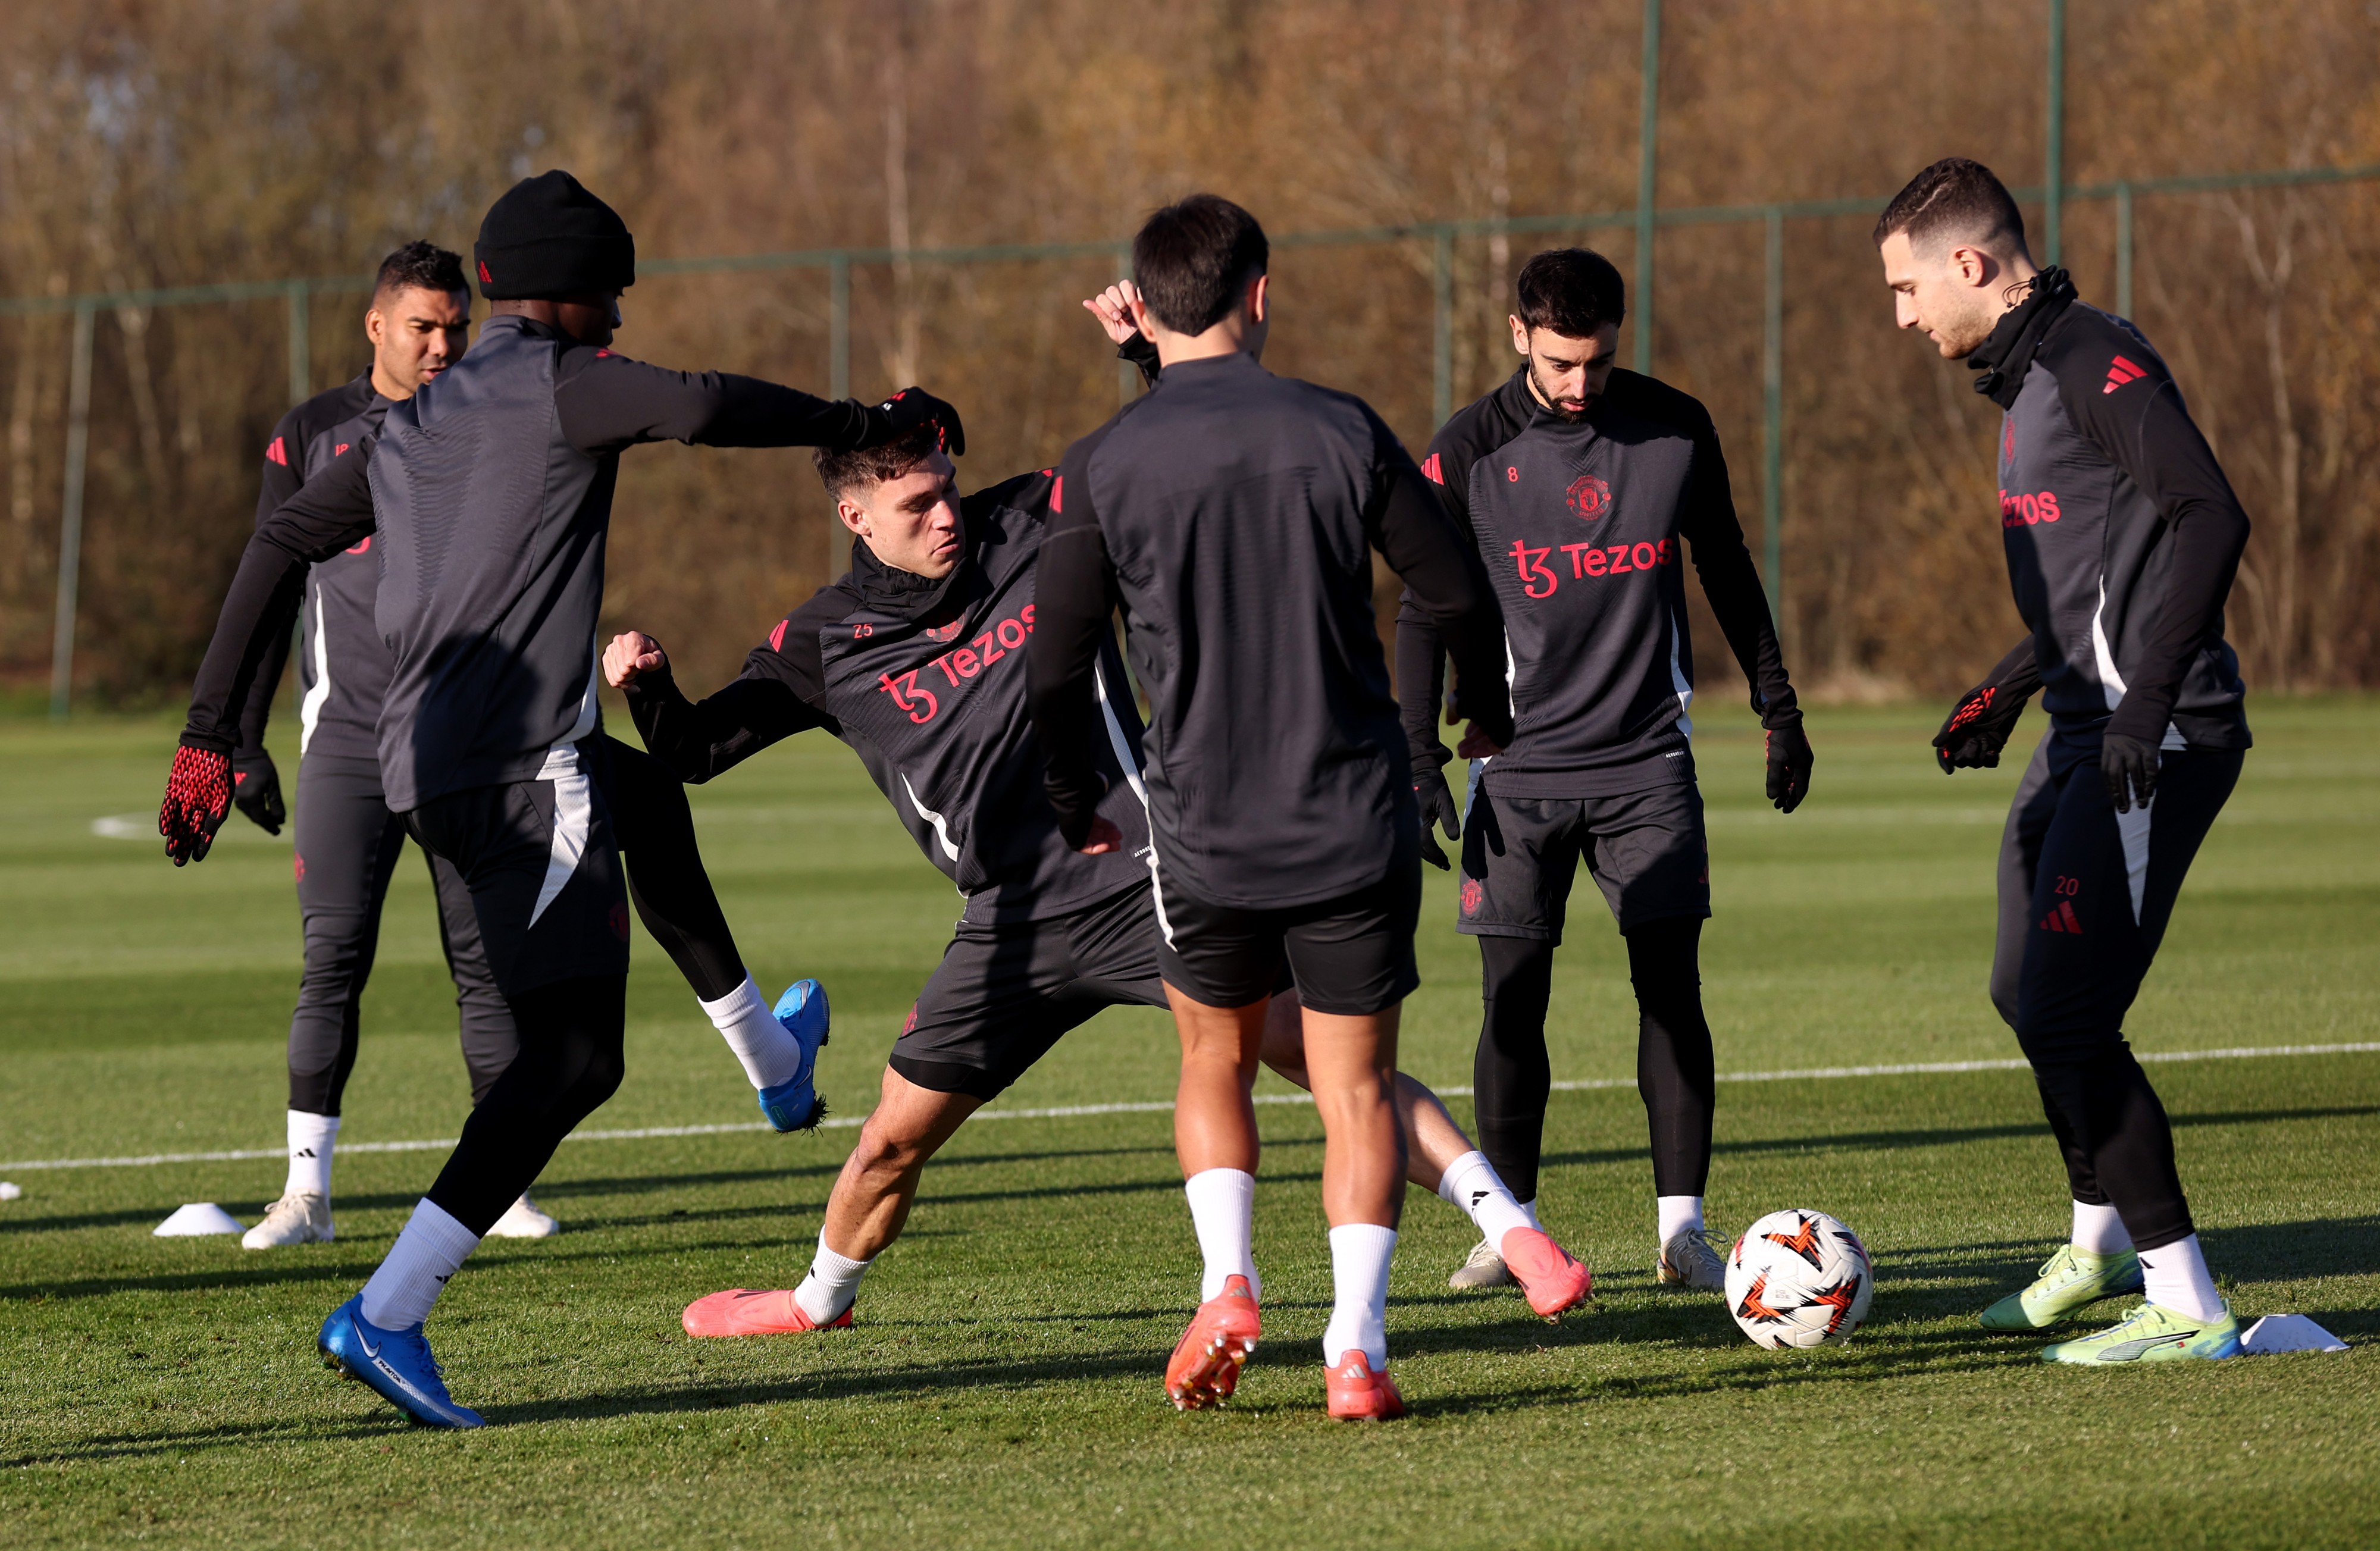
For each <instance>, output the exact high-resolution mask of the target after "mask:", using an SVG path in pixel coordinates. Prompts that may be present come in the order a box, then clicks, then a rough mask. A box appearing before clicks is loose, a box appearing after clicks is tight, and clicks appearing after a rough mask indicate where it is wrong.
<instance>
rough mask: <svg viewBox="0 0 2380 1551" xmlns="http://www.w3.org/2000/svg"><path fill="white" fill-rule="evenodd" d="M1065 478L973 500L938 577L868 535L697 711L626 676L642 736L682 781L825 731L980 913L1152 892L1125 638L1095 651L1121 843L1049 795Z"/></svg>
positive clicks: (1022, 912) (1100, 766)
mask: <svg viewBox="0 0 2380 1551" xmlns="http://www.w3.org/2000/svg"><path fill="white" fill-rule="evenodd" d="M1055 482H1056V481H1055V477H1054V475H1053V474H1052V473H1051V471H1050V470H1048V469H1044V470H1042V471H1041V472H1039V473H1038V474H1026V475H1021V476H1019V477H1018V478H1016V479H1009V480H1006V481H1004V482H1002V483H1001V484H998V485H994V486H992V487H991V488H990V489H989V490H983V491H977V492H976V493H975V494H973V495H970V496H968V497H966V498H965V500H964V501H963V502H961V503H960V515H961V516H962V518H963V519H964V521H965V531H966V552H965V557H964V558H963V559H962V560H961V561H960V563H959V565H958V567H957V569H955V570H954V571H953V572H952V573H951V574H950V575H949V576H944V577H942V578H941V580H939V581H929V580H928V579H927V578H925V577H923V576H914V575H912V574H910V573H909V572H906V571H898V570H895V569H893V568H892V567H891V566H889V565H886V564H884V563H882V562H880V561H879V560H878V559H877V558H876V556H875V555H874V554H873V553H872V552H871V551H869V550H868V546H867V544H866V543H864V542H862V543H856V544H854V545H853V546H852V556H851V570H850V571H849V573H847V574H846V575H844V576H843V577H842V578H841V579H839V580H837V581H836V582H835V583H834V585H833V586H832V587H825V588H820V589H819V591H818V593H817V595H816V596H815V597H813V598H812V599H811V600H809V601H808V602H807V603H805V604H803V605H802V606H801V608H799V609H798V610H796V611H795V612H794V613H793V614H792V615H791V616H790V617H788V618H787V619H786V620H785V621H784V622H783V624H779V625H778V626H777V628H776V629H775V630H773V631H771V633H770V635H769V639H768V641H767V643H766V644H765V645H762V646H760V647H758V648H754V649H753V652H752V654H751V656H749V657H748V658H747V659H746V660H745V663H744V673H743V676H742V677H740V678H738V679H736V680H735V682H734V683H732V684H729V685H726V686H725V687H724V688H722V689H721V690H720V691H719V693H717V694H716V695H713V696H711V697H709V698H707V699H704V700H700V701H698V702H694V703H691V704H689V703H688V702H687V700H686V697H685V695H684V694H683V693H682V692H681V691H680V690H679V689H678V687H677V685H676V683H675V681H674V679H673V678H672V677H671V676H670V674H669V673H668V671H667V670H666V669H664V670H663V671H662V672H661V673H646V674H639V675H638V676H637V678H635V679H632V680H630V681H629V684H628V687H627V696H628V709H629V713H630V714H631V715H632V716H634V717H635V719H636V722H637V731H638V732H639V733H643V734H644V739H645V746H646V747H647V748H650V750H652V752H653V753H654V754H655V755H656V756H657V757H660V758H661V760H662V762H663V763H664V764H666V765H668V766H669V767H670V768H671V769H673V770H674V771H675V772H676V773H677V775H678V777H679V779H681V780H684V781H688V782H703V781H708V780H710V778H711V777H712V776H714V775H717V774H718V773H719V772H720V771H722V770H724V769H729V768H730V767H732V766H734V765H736V764H738V763H740V762H741V761H743V760H745V759H747V758H749V757H752V756H753V755H754V754H757V753H759V751H760V750H761V749H764V748H766V747H768V746H769V745H771V744H772V743H775V742H777V741H778V740H779V739H781V738H786V737H790V736H792V735H793V734H794V733H799V732H802V731H804V730H806V729H807V728H812V727H822V728H824V729H826V730H827V731H828V732H830V733H833V734H834V735H835V736H836V737H838V738H841V739H842V740H843V741H844V742H845V743H847V744H849V745H851V746H852V748H853V750H854V751H855V752H856V753H857V754H858V756H859V757H860V761H861V763H863V764H865V765H866V766H867V767H868V774H869V775H870V776H872V777H873V778H875V782H876V784H877V786H878V787H879V788H880V789H881V790H882V792H883V793H884V795H885V796H886V797H887V798H889V799H890V800H891V802H892V807H893V811H894V812H896V813H898V814H899V815H900V816H901V822H902V824H903V825H904V826H905V828H906V829H907V830H908V831H909V835H910V838H911V839H913V840H914V841H916V842H917V849H918V850H920V851H922V852H924V853H925V854H926V857H927V859H928V860H929V861H930V862H932V863H933V864H934V866H938V867H940V868H941V870H942V871H943V872H944V873H945V874H947V875H948V876H949V877H950V878H951V880H952V881H953V882H954V883H956V884H957V885H958V887H959V889H960V891H962V892H964V893H965V895H966V897H967V903H966V918H967V919H968V920H970V921H976V922H1002V921H1019V920H1038V919H1043V918H1046V917H1048V916H1051V915H1064V914H1066V913H1068V912H1070V911H1074V910H1079V909H1081V908H1082V907H1084V906H1085V905H1087V904H1090V903H1095V902H1097V901H1099V900H1102V899H1105V898H1107V897H1109V896H1110V895H1111V894H1114V893H1117V892H1119V891H1123V890H1124V889H1129V888H1133V887H1135V886H1143V887H1145V886H1146V885H1147V882H1148V860H1147V854H1148V819H1147V812H1146V810H1145V808H1144V806H1143V804H1142V801H1141V799H1140V797H1139V796H1138V795H1137V794H1136V787H1135V782H1136V780H1137V775H1138V767H1139V748H1140V733H1141V728H1140V718H1139V715H1138V713H1137V712H1136V711H1135V709H1134V706H1133V699H1132V691H1131V688H1130V687H1129V685H1127V684H1126V683H1125V680H1124V677H1123V660H1122V659H1121V658H1120V657H1118V656H1117V654H1116V649H1115V642H1114V637H1113V636H1110V637H1109V639H1108V640H1107V641H1106V642H1105V643H1104V644H1103V646H1102V647H1101V648H1100V650H1099V658H1098V682H1099V690H1100V697H1101V707H1100V709H1101V712H1102V715H1101V719H1100V720H1101V721H1102V723H1103V731H1104V734H1105V739H1106V743H1105V746H1104V747H1103V748H1102V749H1100V750H1099V751H1097V752H1096V753H1095V755H1094V761H1095V763H1094V768H1095V769H1097V770H1098V772H1099V775H1100V776H1101V777H1102V779H1103V780H1104V781H1105V782H1107V790H1106V794H1105V795H1104V796H1103V797H1102V798H1101V800H1100V802H1099V812H1100V813H1101V814H1103V815H1105V816H1106V817H1107V818H1109V819H1110V820H1111V821H1112V822H1113V823H1114V824H1115V826H1116V827H1117V828H1118V829H1119V830H1123V836H1124V842H1125V843H1124V848H1123V850H1122V851H1120V852H1116V853H1112V854H1106V855H1100V856H1086V855H1083V854H1080V853H1078V852H1076V851H1075V850H1074V849H1073V848H1072V847H1070V846H1068V845H1067V844H1066V843H1065V842H1063V841H1062V840H1061V839H1060V838H1059V834H1058V816H1057V815H1056V814H1055V813H1054V812H1052V811H1051V809H1050V803H1049V799H1048V798H1047V797H1046V796H1045V795H1044V794H1043V790H1042V782H1043V776H1044V769H1045V765H1046V761H1044V760H1043V758H1042V757H1041V746H1040V744H1039V742H1038V740H1037V739H1036V738H1035V737H1034V735H1033V729H1032V725H1031V721H1030V720H1029V718H1028V717H1027V715H1026V652H1025V649H1024V648H1025V646H1026V641H1027V639H1028V638H1029V637H1030V636H1032V635H1033V634H1034V631H1035V624H1036V622H1035V617H1034V612H1035V600H1034V573H1035V562H1036V561H1037V560H1038V557H1039V554H1040V549H1041V539H1042V533H1043V527H1044V524H1045V521H1046V519H1047V515H1048V512H1049V500H1050V490H1051V488H1052V486H1053V485H1054V484H1055Z"/></svg>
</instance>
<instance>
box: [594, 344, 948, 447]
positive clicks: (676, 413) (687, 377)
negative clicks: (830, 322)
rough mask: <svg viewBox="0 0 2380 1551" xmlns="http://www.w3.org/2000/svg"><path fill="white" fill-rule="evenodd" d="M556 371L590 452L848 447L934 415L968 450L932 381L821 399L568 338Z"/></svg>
mask: <svg viewBox="0 0 2380 1551" xmlns="http://www.w3.org/2000/svg"><path fill="white" fill-rule="evenodd" d="M553 377H554V381H553V402H554V408H555V412H556V413H557V414H558V415H559V416H560V417H561V421H562V434H563V435H564V437H565V438H566V439H567V440H568V441H569V442H570V444H571V445H572V446H574V447H576V448H577V449H578V450H579V451H580V452H583V453H591V454H604V453H616V452H619V451H621V450H623V449H625V448H628V447H633V446H636V445H637V444H638V443H639V442H690V443H694V444H697V445H699V446H706V447H828V448H832V449H834V450H836V451H839V452H844V451H849V450H851V449H853V448H856V447H872V446H874V445H876V444H877V443H878V442H890V441H892V440H893V439H894V438H896V437H900V436H905V435H906V434H908V432H910V431H912V430H916V429H917V427H918V426H921V425H924V424H927V423H928V422H931V423H933V424H934V425H936V426H938V427H940V428H941V433H942V447H943V450H944V451H946V452H948V453H950V454H952V455H953V456H956V455H957V454H961V453H964V452H965V451H966V429H965V426H964V425H962V424H961V423H960V420H959V413H958V411H957V410H956V409H954V408H953V407H952V406H950V405H948V404H946V403H944V402H943V401H942V400H941V399H939V398H936V397H935V396H934V395H933V394H929V393H928V392H926V391H925V390H924V389H923V388H904V389H903V390H902V391H901V392H899V393H897V394H893V395H892V397H891V398H888V399H886V400H884V401H883V402H882V403H881V404H862V403H860V402H859V401H858V400H856V399H834V400H829V399H822V398H814V397H812V396H811V395H809V394H806V393H803V392H801V391H800V390H799V389H796V388H788V387H784V386H782V385H780V384H778V383H775V382H763V381H761V380H760V379H759V378H757V377H741V376H737V375H736V374H735V373H734V372H726V371H671V370H667V369H666V368H663V367H658V366H650V365H648V364H646V363H645V362H643V361H639V360H632V359H630V358H629V357H625V356H621V355H615V354H613V352H612V351H609V350H599V349H595V348H592V347H590V346H588V345H571V346H566V347H565V348H564V349H563V351H562V352H561V355H560V357H558V358H557V359H556V361H555V363H554V371H553Z"/></svg>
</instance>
